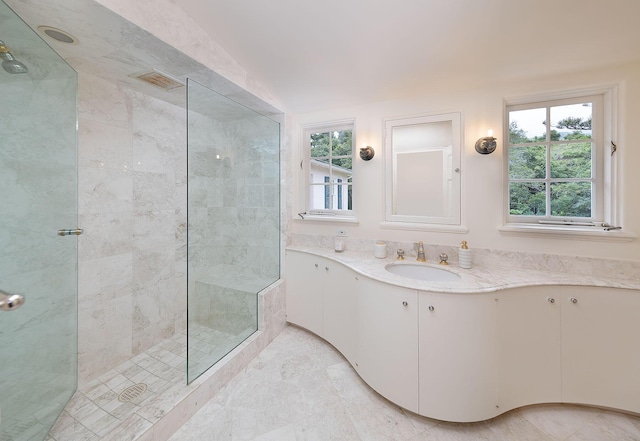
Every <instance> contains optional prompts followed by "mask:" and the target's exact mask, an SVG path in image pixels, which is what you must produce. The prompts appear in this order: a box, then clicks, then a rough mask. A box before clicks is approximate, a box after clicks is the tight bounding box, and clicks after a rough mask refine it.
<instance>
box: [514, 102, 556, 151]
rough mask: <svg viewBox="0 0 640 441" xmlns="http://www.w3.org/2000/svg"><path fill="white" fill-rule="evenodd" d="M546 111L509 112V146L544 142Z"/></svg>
mask: <svg viewBox="0 0 640 441" xmlns="http://www.w3.org/2000/svg"><path fill="white" fill-rule="evenodd" d="M546 119H547V109H546V108H544V107H543V108H541V109H527V110H513V111H511V112H509V144H521V143H524V142H536V141H545V140H546V139H547V125H546Z"/></svg>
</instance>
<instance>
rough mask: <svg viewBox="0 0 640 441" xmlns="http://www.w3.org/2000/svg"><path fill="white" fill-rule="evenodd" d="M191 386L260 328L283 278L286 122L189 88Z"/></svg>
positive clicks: (202, 89) (201, 89) (197, 87)
mask: <svg viewBox="0 0 640 441" xmlns="http://www.w3.org/2000/svg"><path fill="white" fill-rule="evenodd" d="M187 108H188V113H187V123H188V126H187V127H188V130H187V135H188V142H187V146H188V152H187V157H188V167H187V173H188V185H187V187H188V203H187V205H188V210H187V217H188V230H187V236H188V244H187V248H188V257H187V260H188V266H187V278H188V295H187V305H188V309H187V311H188V312H187V314H188V317H187V318H188V320H187V322H188V325H187V337H188V349H187V381H189V382H191V381H192V380H194V379H195V378H197V377H198V376H199V375H200V374H202V373H203V372H204V371H206V370H207V369H208V368H209V367H210V366H212V365H213V364H215V363H216V362H217V361H218V360H220V359H221V358H222V357H224V356H225V355H226V354H228V353H229V352H230V351H231V350H233V349H234V348H235V347H236V346H238V345H239V344H240V343H242V342H243V341H244V340H245V339H246V338H247V337H249V336H250V335H251V334H253V333H254V332H255V331H256V330H257V329H258V293H259V292H260V291H261V290H263V289H264V288H266V287H267V286H269V285H270V284H272V283H273V282H275V281H276V280H278V278H279V277H280V191H279V188H280V124H279V123H277V122H275V121H273V120H271V119H269V118H267V117H266V116H264V115H261V114H259V113H257V112H255V111H253V110H251V109H248V108H246V107H244V106H242V105H240V104H238V103H236V102H234V101H232V100H230V99H228V98H226V97H224V96H222V95H220V94H218V93H216V92H214V91H213V90H211V89H208V88H207V87H205V86H203V85H201V84H198V83H197V82H194V81H191V80H189V81H188V82H187Z"/></svg>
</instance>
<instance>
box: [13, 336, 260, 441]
mask: <svg viewBox="0 0 640 441" xmlns="http://www.w3.org/2000/svg"><path fill="white" fill-rule="evenodd" d="M250 333H251V332H249V331H246V332H243V337H242V339H243V338H245V337H246V335H249V334H250ZM244 334H246V335H244ZM242 339H240V340H239V339H238V337H237V336H231V335H229V334H225V333H222V332H218V331H215V330H212V329H209V328H203V327H200V326H197V325H193V324H192V325H190V344H191V346H190V360H191V362H192V363H193V364H195V365H196V368H195V369H194V370H198V369H197V366H199V365H201V364H202V363H205V362H207V363H209V366H210V365H211V364H212V363H213V362H214V361H215V360H212V357H213V356H218V358H220V357H221V356H224V355H225V354H226V353H227V352H229V350H230V349H232V348H233V347H234V346H235V345H237V344H238V342H239V341H241V340H242ZM186 342H187V336H186V334H185V333H184V332H182V333H179V334H176V335H174V336H173V337H171V338H169V339H167V340H164V341H163V342H161V343H159V344H157V345H155V346H153V347H152V348H150V349H148V350H147V351H145V352H143V353H141V354H139V355H137V356H135V357H133V358H132V359H130V360H128V361H126V362H124V363H122V364H121V365H119V366H117V367H116V368H114V369H112V370H110V371H109V372H107V373H105V374H104V375H101V376H100V377H98V378H97V379H95V380H93V381H91V382H90V383H88V384H86V385H83V386H81V387H79V388H78V390H77V391H76V393H75V394H74V395H73V397H72V398H71V400H70V402H69V404H67V406H66V407H65V410H64V411H63V413H62V415H61V416H60V418H58V421H57V422H56V424H55V425H54V427H53V428H52V429H51V431H50V434H49V437H48V438H47V441H80V440H82V441H93V440H102V439H113V440H116V441H121V440H122V439H124V438H123V437H126V439H135V437H136V436H137V435H139V434H141V433H144V431H145V430H147V429H148V428H149V427H151V425H152V424H153V423H155V422H157V421H158V420H159V419H160V418H161V417H162V416H163V415H164V414H165V413H166V412H167V411H168V410H169V409H170V407H171V406H172V405H173V404H174V403H175V401H176V400H177V399H179V397H180V396H181V395H185V394H186V393H187V392H188V391H187V388H186V387H185V384H186V378H185V376H186V363H187V361H186V360H187V346H186ZM202 370H204V368H203V369H202ZM199 372H201V371H199ZM136 384H144V385H146V386H147V388H146V390H145V391H144V392H143V393H142V394H140V395H139V396H138V397H136V398H134V399H133V400H131V401H129V402H123V401H121V400H119V395H120V394H121V393H122V392H123V391H124V390H125V389H126V388H127V387H129V386H133V385H136ZM26 439H30V438H25V440H26Z"/></svg>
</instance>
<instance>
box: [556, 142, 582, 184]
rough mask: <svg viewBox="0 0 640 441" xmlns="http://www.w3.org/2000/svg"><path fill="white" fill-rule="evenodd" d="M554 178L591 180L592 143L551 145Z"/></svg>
mask: <svg viewBox="0 0 640 441" xmlns="http://www.w3.org/2000/svg"><path fill="white" fill-rule="evenodd" d="M551 177H552V178H587V179H589V178H591V143H590V142H581V143H572V144H552V145H551Z"/></svg>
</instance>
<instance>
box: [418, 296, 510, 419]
mask: <svg viewBox="0 0 640 441" xmlns="http://www.w3.org/2000/svg"><path fill="white" fill-rule="evenodd" d="M494 297H495V296H494V295H493V294H492V293H479V294H450V293H446V294H445V293H431V292H420V299H419V316H420V317H419V318H420V332H419V335H420V336H419V340H420V347H419V354H420V360H419V366H420V377H419V384H420V386H419V392H420V407H419V412H418V413H420V414H421V415H425V416H428V417H430V418H436V419H440V420H445V421H456V422H466V421H479V420H484V419H487V418H491V417H493V416H495V415H497V414H499V413H500V412H497V411H496V408H495V403H496V368H497V366H496V356H495V351H496V344H495V333H496V301H495V300H494Z"/></svg>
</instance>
